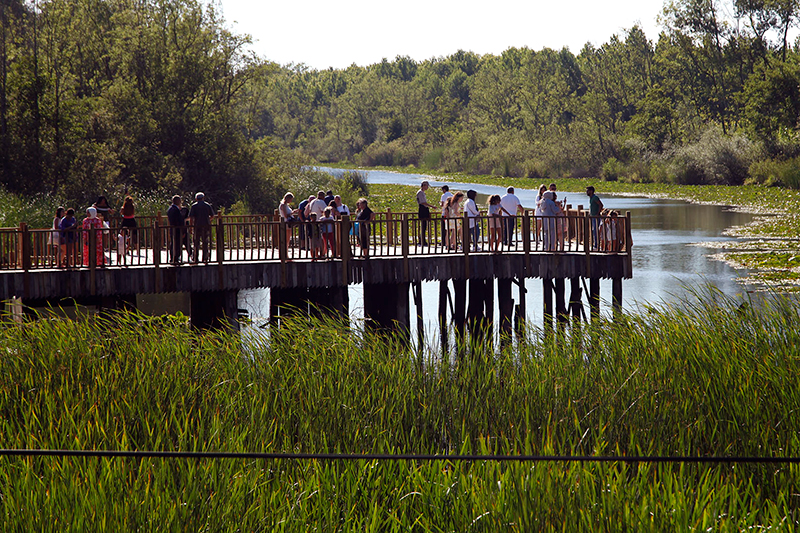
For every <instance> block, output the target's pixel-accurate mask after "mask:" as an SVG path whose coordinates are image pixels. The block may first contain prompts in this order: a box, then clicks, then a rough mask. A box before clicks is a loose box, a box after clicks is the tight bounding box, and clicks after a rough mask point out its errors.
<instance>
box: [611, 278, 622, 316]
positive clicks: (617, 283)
mask: <svg viewBox="0 0 800 533" xmlns="http://www.w3.org/2000/svg"><path fill="white" fill-rule="evenodd" d="M611 306H612V308H613V310H614V318H617V317H618V316H619V315H620V313H622V278H613V279H612V280H611Z"/></svg>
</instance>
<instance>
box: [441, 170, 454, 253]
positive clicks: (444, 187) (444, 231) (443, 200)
mask: <svg viewBox="0 0 800 533" xmlns="http://www.w3.org/2000/svg"><path fill="white" fill-rule="evenodd" d="M451 196H453V193H451V192H450V187H449V186H447V185H442V197H441V198H440V199H439V207H440V208H441V210H442V240H443V241H444V242H442V246H447V245H448V244H447V221H446V220H445V219H446V218H447V199H448V198H450V197H451Z"/></svg>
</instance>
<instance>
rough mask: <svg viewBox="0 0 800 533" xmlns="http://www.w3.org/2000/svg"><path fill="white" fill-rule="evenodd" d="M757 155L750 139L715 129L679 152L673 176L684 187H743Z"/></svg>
mask: <svg viewBox="0 0 800 533" xmlns="http://www.w3.org/2000/svg"><path fill="white" fill-rule="evenodd" d="M755 153H756V146H755V145H754V144H753V143H752V142H751V141H750V140H748V139H747V138H746V137H744V136H742V135H724V134H722V132H721V131H720V130H719V128H717V127H711V128H709V129H707V130H706V131H705V132H704V133H703V135H702V136H701V137H700V139H699V140H697V141H696V142H694V143H691V144H688V145H686V146H683V147H681V148H678V149H677V150H675V152H674V156H673V161H672V165H671V174H672V175H673V178H674V181H675V182H676V183H680V184H692V185H702V184H716V185H741V184H742V183H744V181H745V179H746V178H747V176H748V169H749V167H750V163H751V162H752V160H753V158H754V156H755Z"/></svg>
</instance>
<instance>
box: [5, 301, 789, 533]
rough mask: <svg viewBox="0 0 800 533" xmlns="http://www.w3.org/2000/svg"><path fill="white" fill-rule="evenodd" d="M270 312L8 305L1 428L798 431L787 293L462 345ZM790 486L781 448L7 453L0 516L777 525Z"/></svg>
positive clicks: (620, 439)
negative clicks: (75, 312)
mask: <svg viewBox="0 0 800 533" xmlns="http://www.w3.org/2000/svg"><path fill="white" fill-rule="evenodd" d="M284 322H285V323H284V324H283V327H282V328H281V329H273V330H271V331H270V332H269V335H266V336H264V337H262V338H261V339H260V340H253V341H252V343H251V344H249V345H247V346H243V345H242V342H241V339H240V338H238V337H235V336H231V335H229V334H227V333H205V334H199V333H195V332H193V331H192V330H191V329H190V328H189V327H188V324H187V320H186V317H183V316H175V317H166V318H160V319H153V318H148V317H145V316H142V315H137V314H122V315H119V316H116V317H114V318H112V319H110V320H104V319H98V318H92V317H85V318H83V319H80V320H76V321H63V320H58V319H52V318H44V317H43V319H41V320H38V321H30V322H26V323H24V324H12V323H6V324H3V328H2V329H0V345H2V346H3V349H4V351H5V352H6V353H5V354H4V357H3V358H2V359H1V360H0V365H1V366H2V368H0V371H2V375H3V376H4V379H3V380H2V381H0V415H2V420H3V424H2V426H0V434H2V439H3V442H4V447H6V448H36V449H68V450H79V449H108V450H167V451H177V450H180V451H224V452H276V453H294V452H301V453H303V452H308V453H316V452H319V453H385V454H400V453H413V454H445V453H465V454H469V453H480V454H531V455H539V454H542V455H545V454H546V455H560V454H564V455H584V454H585V455H614V454H618V455H643V454H647V455H671V456H680V455H698V456H717V455H728V456H757V457H764V458H771V457H777V456H787V455H788V456H793V455H796V453H797V449H798V446H800V440H798V434H800V427H798V424H799V423H798V421H797V420H798V419H797V417H796V416H793V415H794V411H795V410H796V407H797V405H798V402H799V401H800V397H799V396H798V395H799V394H800V392H798V391H800V383H798V373H797V372H796V366H797V363H798V360H797V350H796V346H797V344H798V342H800V334H799V333H798V332H800V308H798V305H797V302H796V301H793V300H785V299H770V298H767V299H766V300H765V301H764V302H763V303H755V302H741V301H737V300H728V299H726V298H724V297H722V296H720V295H719V294H716V293H710V294H707V295H703V296H699V297H698V298H697V299H696V300H691V301H687V302H684V303H683V304H682V305H678V306H675V307H670V308H651V309H646V310H644V312H643V314H641V315H632V316H625V317H623V318H622V319H621V320H619V321H617V322H616V323H610V322H605V321H603V322H601V323H599V324H598V325H597V326H596V327H595V326H592V327H584V328H583V330H582V331H581V332H580V333H578V332H577V331H576V332H574V333H572V334H570V338H565V339H564V341H565V342H553V341H552V340H543V339H541V338H540V336H539V335H537V334H535V332H532V334H531V335H530V336H529V337H530V339H529V341H528V342H527V343H523V344H520V345H518V346H515V347H514V348H513V349H512V350H509V351H505V352H502V353H497V352H494V351H493V349H492V348H491V347H490V346H487V345H486V344H485V343H481V344H475V345H469V346H468V347H467V349H466V350H467V356H466V357H465V358H463V359H461V360H458V361H441V360H440V358H439V357H440V356H439V353H438V351H437V350H436V349H435V348H428V347H426V348H424V349H423V350H422V352H421V353H419V354H416V353H415V354H411V353H409V352H408V351H407V348H405V347H404V345H403V343H402V342H401V341H400V340H399V339H396V338H391V337H388V338H387V337H386V336H375V335H373V334H370V333H369V332H367V331H364V330H362V329H358V328H356V329H353V328H351V327H350V324H349V323H343V322H341V321H338V320H332V319H320V320H311V321H309V320H308V319H305V318H298V319H296V320H293V321H288V320H287V321H284ZM309 331H311V332H313V334H309ZM320 338H322V339H329V341H328V342H322V343H320V342H319V339H320ZM165 339H168V341H165ZM663 339H667V341H663ZM418 358H419V359H418ZM420 360H421V361H422V364H421V365H420V363H419V361H420ZM796 483H797V471H796V469H794V468H789V467H786V468H783V467H781V468H775V467H774V466H769V465H763V464H762V465H737V466H736V467H735V468H731V467H728V466H714V465H709V464H676V465H670V464H664V465H654V464H645V463H642V464H638V465H628V464H592V463H570V464H567V463H559V462H557V463H528V462H509V463H496V462H491V461H484V462H474V463H450V462H444V461H432V462H422V461H419V462H413V461H411V462H409V461H303V460H298V461H281V460H270V461H255V462H253V461H240V460H236V459H230V460H201V461H196V460H189V459H180V460H169V459H148V460H144V461H139V460H133V459H113V460H104V459H80V458H70V459H66V458H57V457H41V458H35V459H31V458H23V457H5V458H4V459H3V468H2V469H0V488H1V489H2V493H3V500H2V505H0V523H2V524H3V529H4V530H9V531H14V530H22V529H30V530H41V529H49V528H52V526H53V524H54V523H57V525H58V529H59V530H62V531H80V530H86V529H102V528H112V529H117V530H136V529H148V530H150V529H192V530H214V531H239V530H257V531H260V530H267V529H268V530H273V529H281V530H287V531H295V530H297V531H305V530H307V529H308V528H309V525H311V527H315V528H317V529H319V530H325V531H328V530H352V529H370V530H375V531H386V530H413V529H420V530H424V531H428V530H434V531H467V530H470V529H475V528H482V529H485V530H499V529H509V528H510V529H512V530H517V529H518V530H525V531H528V530H533V529H543V530H550V529H553V530H555V529H562V528H563V525H564V523H565V522H568V523H569V524H570V530H574V531H597V530H611V529H630V530H651V529H653V530H678V529H680V530H684V529H686V530H689V529H698V530H699V529H703V530H708V529H713V530H744V529H761V528H767V527H771V526H774V525H775V524H782V523H783V524H787V525H793V524H794V523H795V521H796V520H797V517H796V515H794V514H793V513H794V510H795V509H796V508H797V505H798V501H797V500H798V496H797V494H796V493H795V492H796V491H793V490H790V488H791V487H793V486H794V485H795V484H796ZM565 487H569V490H565ZM587 509H593V512H586V510H587Z"/></svg>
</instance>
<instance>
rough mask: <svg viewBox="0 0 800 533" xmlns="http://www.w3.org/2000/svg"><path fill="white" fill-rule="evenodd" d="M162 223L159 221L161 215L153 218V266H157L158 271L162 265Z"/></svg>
mask: <svg viewBox="0 0 800 533" xmlns="http://www.w3.org/2000/svg"><path fill="white" fill-rule="evenodd" d="M160 229H161V224H160V223H159V217H156V218H154V219H153V239H152V241H153V266H155V267H156V272H158V267H159V266H161V232H160V231H159V230H160Z"/></svg>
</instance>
